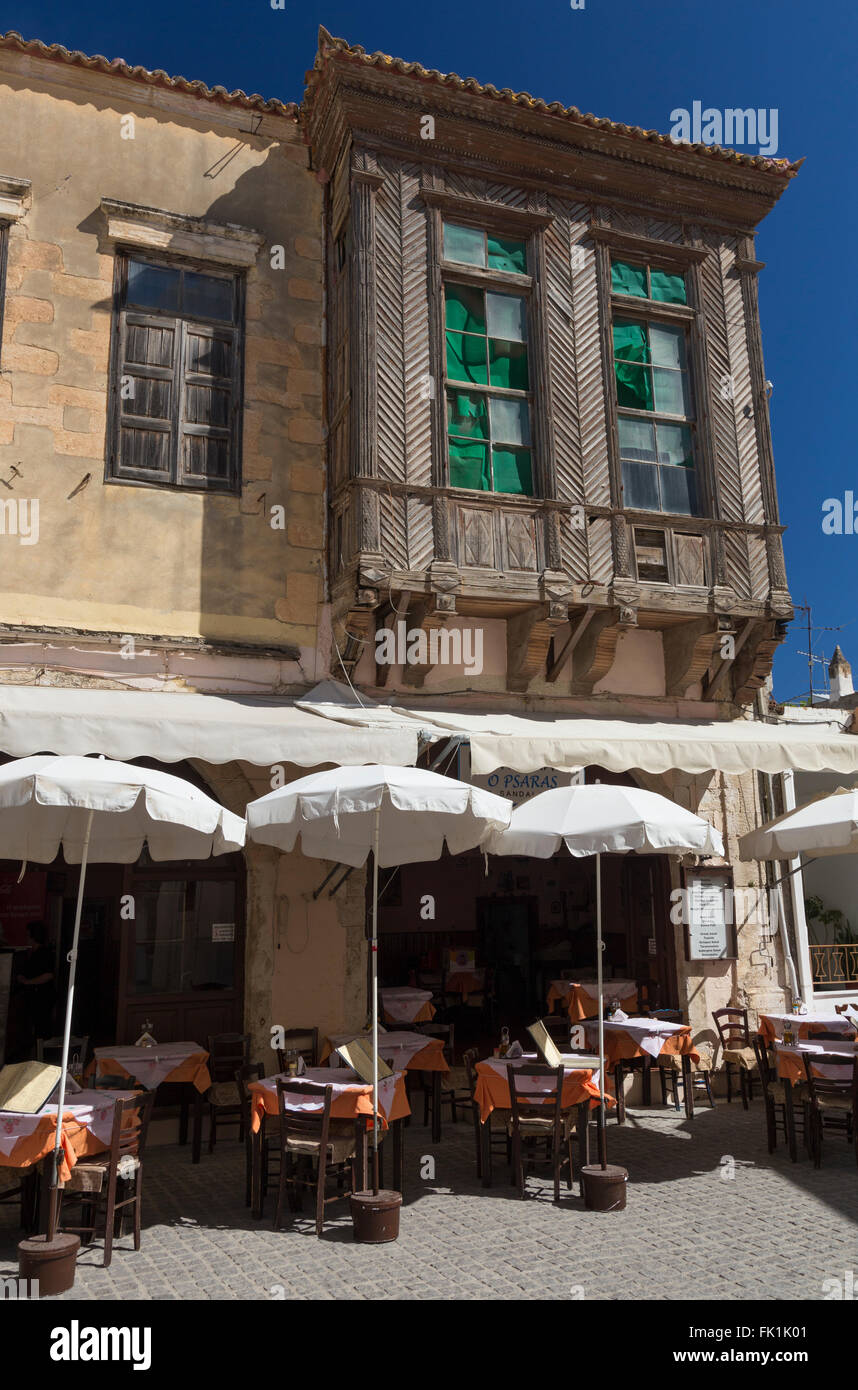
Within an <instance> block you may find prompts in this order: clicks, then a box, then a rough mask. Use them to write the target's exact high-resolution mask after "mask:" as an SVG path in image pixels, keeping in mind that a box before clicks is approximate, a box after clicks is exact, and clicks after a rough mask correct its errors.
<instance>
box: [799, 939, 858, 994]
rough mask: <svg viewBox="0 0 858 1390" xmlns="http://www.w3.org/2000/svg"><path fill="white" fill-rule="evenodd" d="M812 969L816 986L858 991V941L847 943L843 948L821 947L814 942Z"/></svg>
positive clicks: (812, 943) (812, 947) (812, 945)
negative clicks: (831, 986) (830, 986)
mask: <svg viewBox="0 0 858 1390" xmlns="http://www.w3.org/2000/svg"><path fill="white" fill-rule="evenodd" d="M810 968H811V971H812V972H813V983H814V985H835V986H838V987H839V988H841V989H849V988H856V989H858V941H847V942H846V943H845V944H844V945H842V946H838V945H830V946H819V945H817V944H816V943H815V942H813V941H812V942H811V943H810Z"/></svg>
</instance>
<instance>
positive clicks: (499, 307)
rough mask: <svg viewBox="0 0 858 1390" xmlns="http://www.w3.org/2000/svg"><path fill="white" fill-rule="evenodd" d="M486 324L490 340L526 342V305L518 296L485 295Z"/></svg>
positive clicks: (489, 292)
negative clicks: (502, 339)
mask: <svg viewBox="0 0 858 1390" xmlns="http://www.w3.org/2000/svg"><path fill="white" fill-rule="evenodd" d="M486 322H487V324H488V332H489V337H490V338H508V339H510V340H511V341H512V342H515V343H524V342H527V305H526V303H525V300H524V299H523V298H522V296H521V295H518V294H493V293H492V292H491V291H488V292H487V294H486Z"/></svg>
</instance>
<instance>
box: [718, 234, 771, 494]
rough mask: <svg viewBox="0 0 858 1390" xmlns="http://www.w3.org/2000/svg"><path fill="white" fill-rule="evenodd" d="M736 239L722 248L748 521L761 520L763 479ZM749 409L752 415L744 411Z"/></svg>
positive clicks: (727, 320) (728, 328)
mask: <svg viewBox="0 0 858 1390" xmlns="http://www.w3.org/2000/svg"><path fill="white" fill-rule="evenodd" d="M735 259H736V242H735V238H733V237H729V238H726V239H725V242H724V245H723V247H722V250H721V268H722V272H723V278H722V284H723V291H724V313H725V319H726V323H727V336H728V339H729V344H730V371H731V376H732V382H733V409H734V411H735V416H736V438H737V443H738V453H739V472H740V476H741V479H742V504H743V515H744V518H745V521H753V522H762V521H763V520H764V519H765V517H764V513H763V495H762V480H761V478H760V460H759V456H758V453H757V431H756V427H755V424H754V407H755V402H754V394H753V390H752V384H751V369H750V364H749V362H748V335H747V327H746V323H745V301H744V296H743V295H742V283H741V277H740V275H739V272H738V271H737V270H736V269H735V265H734V262H735ZM746 410H749V411H750V413H749V414H747V415H746V414H745V412H746Z"/></svg>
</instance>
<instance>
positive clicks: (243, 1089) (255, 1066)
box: [235, 1062, 279, 1207]
mask: <svg viewBox="0 0 858 1390" xmlns="http://www.w3.org/2000/svg"><path fill="white" fill-rule="evenodd" d="M264 1075H265V1067H264V1065H263V1063H262V1062H248V1063H247V1065H246V1066H244V1067H239V1068H238V1070H237V1071H236V1073H235V1084H236V1086H237V1087H238V1095H239V1100H240V1104H241V1107H242V1109H243V1111H244V1146H245V1186H244V1205H245V1206H246V1207H249V1206H250V1205H251V1203H252V1201H253V1125H252V1123H251V1114H250V1103H251V1099H252V1097H251V1093H250V1091H249V1090H248V1089H247V1087H248V1082H250V1081H261V1080H262V1078H263V1077H264ZM271 1118H273V1117H271V1116H269V1115H263V1117H262V1133H261V1135H260V1143H261V1144H262V1164H261V1176H262V1193H263V1196H264V1194H265V1191H266V1189H267V1186H268V1171H269V1167H268V1150H269V1149H270V1148H271V1147H272V1145H273V1144H274V1141H275V1139H276V1134H275V1132H274V1127H273V1126H272V1125H270V1124H269V1125H268V1127H267V1128H268V1133H267V1134H266V1124H265V1121H266V1120H270V1119H271ZM275 1152H277V1153H278V1154H279V1147H278V1148H277V1149H276V1150H275Z"/></svg>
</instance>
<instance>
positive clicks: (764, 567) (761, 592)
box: [747, 536, 771, 602]
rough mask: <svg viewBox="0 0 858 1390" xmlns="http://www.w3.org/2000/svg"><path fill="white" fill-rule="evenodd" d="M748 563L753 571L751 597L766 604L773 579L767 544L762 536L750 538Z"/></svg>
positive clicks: (748, 539)
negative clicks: (770, 572)
mask: <svg viewBox="0 0 858 1390" xmlns="http://www.w3.org/2000/svg"><path fill="white" fill-rule="evenodd" d="M747 541H748V561H749V563H750V569H751V597H752V598H755V599H757V600H758V601H759V602H765V600H766V599H767V598H768V597H769V592H770V589H771V579H770V576H769V560H768V555H767V554H766V542H765V540H764V539H763V537H762V536H748V538H747Z"/></svg>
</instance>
